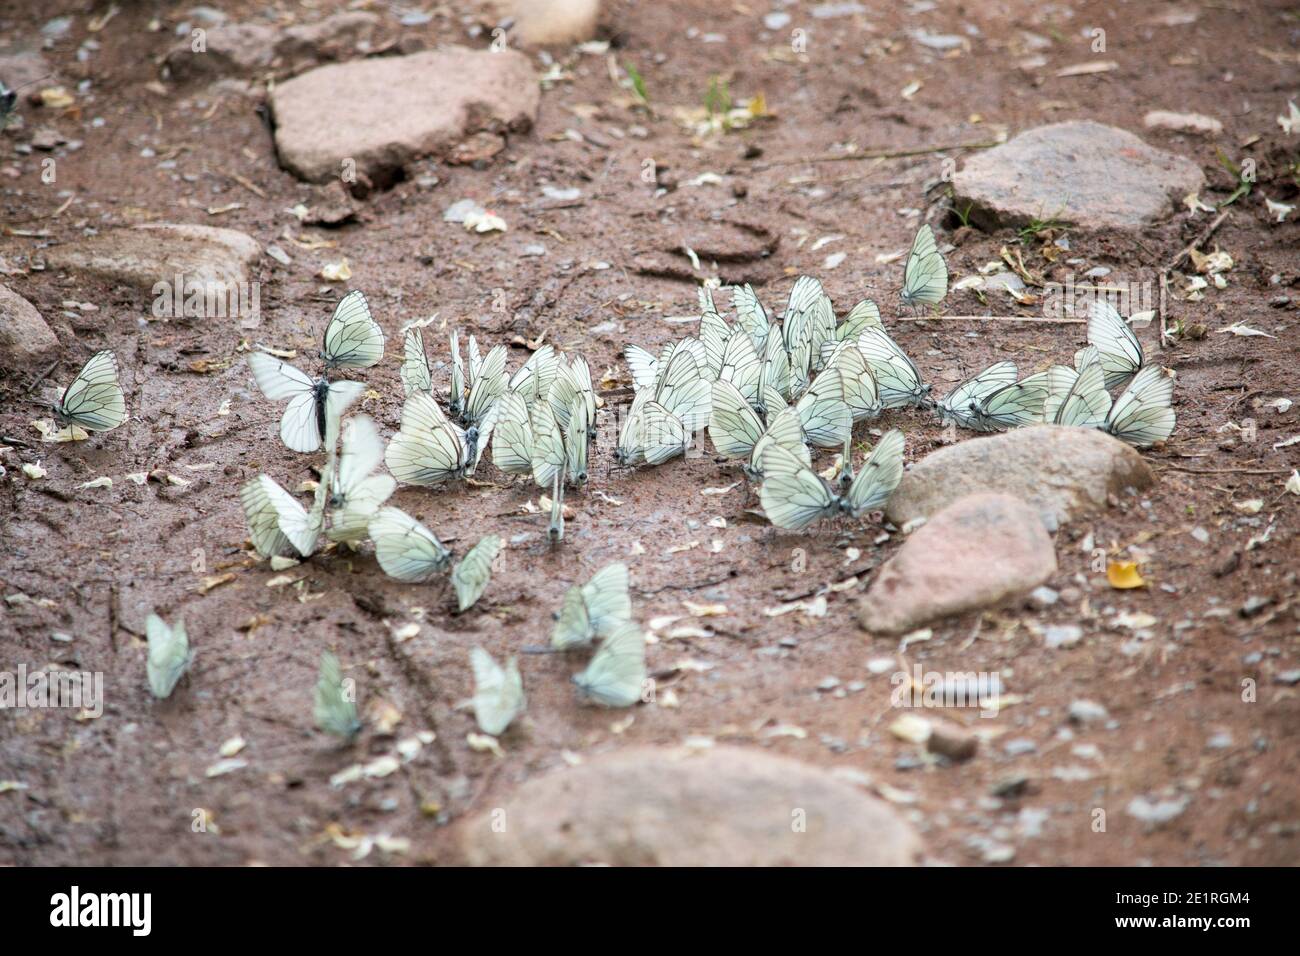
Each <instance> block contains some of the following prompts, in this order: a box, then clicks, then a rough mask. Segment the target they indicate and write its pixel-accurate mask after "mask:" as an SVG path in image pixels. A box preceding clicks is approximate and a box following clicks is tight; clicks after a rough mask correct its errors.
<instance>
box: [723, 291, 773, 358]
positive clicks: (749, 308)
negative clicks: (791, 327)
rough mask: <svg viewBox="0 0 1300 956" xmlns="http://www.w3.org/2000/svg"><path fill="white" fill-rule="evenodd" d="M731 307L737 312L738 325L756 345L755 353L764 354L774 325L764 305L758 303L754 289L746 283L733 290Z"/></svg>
mask: <svg viewBox="0 0 1300 956" xmlns="http://www.w3.org/2000/svg"><path fill="white" fill-rule="evenodd" d="M731 307H732V308H733V309H735V310H736V324H737V325H739V326H740V328H742V329H744V330H745V333H746V334H747V335H748V336H749V338H750V340H751V341H752V342H753V343H754V351H755V352H758V353H760V354H762V353H763V351H764V348H765V347H766V345H767V340H768V335H769V333H770V331H771V329H772V325H771V320H769V319H768V317H767V310H766V309H765V308H763V303H762V302H760V301H758V295H757V294H756V293H755V292H754V287H753V286H752V285H749V284H748V283H746V284H745V285H743V286H738V287H736V288H734V289H732V290H731Z"/></svg>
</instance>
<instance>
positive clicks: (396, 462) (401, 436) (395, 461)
mask: <svg viewBox="0 0 1300 956" xmlns="http://www.w3.org/2000/svg"><path fill="white" fill-rule="evenodd" d="M466 437H467V433H466V432H465V431H463V430H461V429H460V427H458V426H457V425H455V424H454V423H453V422H451V421H450V420H449V419H448V418H447V416H446V415H445V414H443V411H442V409H441V408H439V407H438V403H437V402H435V401H434V400H433V397H432V396H430V395H425V394H422V393H416V394H415V395H412V396H411V397H410V398H408V399H407V400H406V404H405V405H404V406H402V427H401V428H400V429H399V430H398V432H397V434H396V435H394V436H393V437H392V439H391V440H390V441H389V442H388V448H387V449H386V450H385V452H384V463H385V464H386V465H388V470H389V471H390V472H392V473H393V477H394V478H396V479H397V480H398V481H400V482H402V483H403V484H407V485H425V486H429V485H440V484H444V483H446V482H448V481H454V480H456V479H459V478H464V477H465V476H466V475H467V474H469V472H470V470H471V465H472V464H476V463H477V455H476V456H475V457H474V458H473V459H471V457H470V449H469V448H468V446H467V445H466Z"/></svg>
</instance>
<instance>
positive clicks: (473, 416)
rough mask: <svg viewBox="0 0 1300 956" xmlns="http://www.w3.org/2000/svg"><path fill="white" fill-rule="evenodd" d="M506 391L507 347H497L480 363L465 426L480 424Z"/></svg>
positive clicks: (472, 386) (467, 406)
mask: <svg viewBox="0 0 1300 956" xmlns="http://www.w3.org/2000/svg"><path fill="white" fill-rule="evenodd" d="M505 391H506V347H505V346H504V345H496V346H493V347H492V348H491V349H490V350H489V351H488V354H487V355H486V356H484V357H483V359H482V360H481V361H480V362H479V368H478V373H477V374H476V375H475V376H474V381H473V384H472V385H470V387H469V398H468V399H467V400H466V402H465V411H464V416H463V417H464V422H465V424H466V425H478V424H480V423H481V422H482V421H483V419H484V418H486V417H487V414H488V412H489V411H491V409H492V406H493V405H494V404H495V403H496V401H497V399H499V398H500V397H501V396H502V395H504V394H505Z"/></svg>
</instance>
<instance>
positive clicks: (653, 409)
mask: <svg viewBox="0 0 1300 956" xmlns="http://www.w3.org/2000/svg"><path fill="white" fill-rule="evenodd" d="M706 385H707V383H706ZM690 436H691V433H690V432H688V431H687V430H686V427H685V426H684V425H683V424H682V421H681V419H679V418H678V417H677V416H676V415H674V414H673V413H672V412H670V411H668V409H666V408H664V407H663V406H662V405H660V404H659V403H658V402H657V401H655V400H654V398H653V397H652V394H651V392H650V391H649V390H645V391H641V392H638V393H637V395H636V398H635V399H633V401H632V407H631V409H630V410H629V411H628V415H627V418H626V419H625V420H624V422H623V427H622V428H621V429H620V430H619V434H618V447H617V448H616V449H615V450H614V458H615V460H616V461H618V463H619V464H620V465H641V464H648V465H661V464H663V463H664V462H666V461H668V460H669V459H670V458H674V457H676V456H677V455H682V454H685V452H686V449H687V447H688V446H689V445H690V441H691V437H690Z"/></svg>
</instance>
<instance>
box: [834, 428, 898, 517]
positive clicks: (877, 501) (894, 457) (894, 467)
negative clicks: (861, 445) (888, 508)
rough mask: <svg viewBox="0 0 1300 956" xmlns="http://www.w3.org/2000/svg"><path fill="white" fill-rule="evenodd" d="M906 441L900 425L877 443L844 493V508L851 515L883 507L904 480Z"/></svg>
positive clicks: (857, 515) (854, 515) (858, 514)
mask: <svg viewBox="0 0 1300 956" xmlns="http://www.w3.org/2000/svg"><path fill="white" fill-rule="evenodd" d="M903 444H904V442H903V433H902V432H900V431H899V430H898V429H897V428H891V429H890V430H889V431H887V432H885V434H884V435H882V436H881V437H880V441H878V442H876V447H875V448H874V449H872V451H871V454H870V455H869V456H868V457H867V460H866V461H865V462H864V463H863V465H862V469H861V470H860V471H859V472H858V473H857V474H856V475H854V476H853V482H852V484H850V485H849V490H848V493H847V494H846V495H845V496H844V509H845V510H846V511H847V512H848V513H849V514H850V515H852V516H853V517H855V518H857V517H859V516H860V515H862V514H865V513H866V512H868V511H875V510H876V509H877V508H882V507H884V505H885V502H887V501H888V500H889V496H890V495H892V494H893V493H894V489H895V488H897V487H898V483H899V482H900V481H902V480H903Z"/></svg>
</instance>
